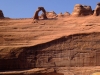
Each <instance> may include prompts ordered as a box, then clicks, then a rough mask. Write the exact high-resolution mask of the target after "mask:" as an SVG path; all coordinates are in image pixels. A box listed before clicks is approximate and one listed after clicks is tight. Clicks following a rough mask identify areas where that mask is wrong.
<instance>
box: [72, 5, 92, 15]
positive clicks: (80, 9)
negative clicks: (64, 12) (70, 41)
mask: <svg viewBox="0 0 100 75" xmlns="http://www.w3.org/2000/svg"><path fill="white" fill-rule="evenodd" d="M92 14H93V12H92V9H91V6H86V5H85V6H83V5H81V4H76V5H75V7H74V10H73V12H72V16H87V15H92Z"/></svg>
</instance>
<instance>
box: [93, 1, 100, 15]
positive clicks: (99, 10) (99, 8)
mask: <svg viewBox="0 0 100 75" xmlns="http://www.w3.org/2000/svg"><path fill="white" fill-rule="evenodd" d="M93 15H95V16H99V15H100V2H99V3H97V6H96V8H95V10H94V14H93Z"/></svg>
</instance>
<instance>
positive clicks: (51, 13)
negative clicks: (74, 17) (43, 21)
mask: <svg viewBox="0 0 100 75" xmlns="http://www.w3.org/2000/svg"><path fill="white" fill-rule="evenodd" d="M46 15H47V17H48V18H56V17H57V14H56V13H55V12H54V11H51V12H47V13H46Z"/></svg>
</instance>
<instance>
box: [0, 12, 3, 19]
mask: <svg viewBox="0 0 100 75" xmlns="http://www.w3.org/2000/svg"><path fill="white" fill-rule="evenodd" d="M0 18H4V14H3V12H2V10H0Z"/></svg>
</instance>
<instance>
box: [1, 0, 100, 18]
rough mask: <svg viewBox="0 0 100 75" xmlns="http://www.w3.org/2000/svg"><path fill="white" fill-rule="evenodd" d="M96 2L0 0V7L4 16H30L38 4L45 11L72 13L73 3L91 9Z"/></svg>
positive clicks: (82, 0)
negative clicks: (87, 6) (88, 6)
mask: <svg viewBox="0 0 100 75" xmlns="http://www.w3.org/2000/svg"><path fill="white" fill-rule="evenodd" d="M98 2H99V0H95V1H91V0H88V1H84V0H81V1H80V0H76V1H73V0H69V1H66V0H63V1H62V0H58V1H56V0H50V1H47V0H43V1H42V0H29V1H28V0H10V1H7V0H1V2H0V6H1V7H0V9H1V10H2V11H3V12H4V16H7V17H10V18H31V17H32V16H33V14H34V12H35V11H36V9H37V7H39V6H43V7H44V8H45V9H46V11H55V12H56V13H57V14H59V13H61V12H62V13H64V12H70V13H72V11H73V9H74V6H75V4H82V5H90V6H91V7H92V9H95V7H96V4H97V3H98ZM40 13H41V12H40Z"/></svg>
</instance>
